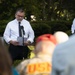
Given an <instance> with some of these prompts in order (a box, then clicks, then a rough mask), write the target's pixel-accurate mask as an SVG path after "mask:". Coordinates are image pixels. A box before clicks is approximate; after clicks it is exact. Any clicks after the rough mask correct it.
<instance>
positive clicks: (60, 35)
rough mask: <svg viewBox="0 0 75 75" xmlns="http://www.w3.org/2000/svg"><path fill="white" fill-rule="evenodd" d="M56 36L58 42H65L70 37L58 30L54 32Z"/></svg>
mask: <svg viewBox="0 0 75 75" xmlns="http://www.w3.org/2000/svg"><path fill="white" fill-rule="evenodd" d="M54 36H55V37H56V40H57V43H58V44H59V43H63V42H65V41H67V40H68V39H69V36H68V35H67V34H66V33H65V32H62V31H57V32H55V33H54Z"/></svg>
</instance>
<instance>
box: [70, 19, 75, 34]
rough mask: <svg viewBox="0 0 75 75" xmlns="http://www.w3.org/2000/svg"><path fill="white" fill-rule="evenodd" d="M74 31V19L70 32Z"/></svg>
mask: <svg viewBox="0 0 75 75" xmlns="http://www.w3.org/2000/svg"><path fill="white" fill-rule="evenodd" d="M74 30H75V19H74V20H73V23H72V26H71V32H72V33H74Z"/></svg>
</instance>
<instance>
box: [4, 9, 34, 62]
mask: <svg viewBox="0 0 75 75" xmlns="http://www.w3.org/2000/svg"><path fill="white" fill-rule="evenodd" d="M24 17H25V13H24V10H23V9H21V8H20V9H17V11H16V13H15V20H12V21H10V22H9V23H8V24H7V26H6V29H5V32H4V35H3V37H4V40H5V41H6V42H7V43H8V44H10V45H9V53H10V55H11V58H12V60H13V61H14V60H16V59H22V58H23V57H24V58H27V57H28V53H29V49H28V47H27V45H29V44H31V43H33V41H34V31H33V29H32V27H31V25H30V23H29V22H28V21H27V20H25V19H24ZM19 25H20V26H19ZM18 37H21V38H19V39H18ZM24 39H26V40H24ZM22 40H23V41H22ZM21 42H22V43H23V45H21V44H20V43H21Z"/></svg>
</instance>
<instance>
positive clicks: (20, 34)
mask: <svg viewBox="0 0 75 75" xmlns="http://www.w3.org/2000/svg"><path fill="white" fill-rule="evenodd" d="M20 24H21V22H19V36H20V37H22V33H21V26H20Z"/></svg>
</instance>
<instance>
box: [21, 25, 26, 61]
mask: <svg viewBox="0 0 75 75" xmlns="http://www.w3.org/2000/svg"><path fill="white" fill-rule="evenodd" d="M21 32H22V38H23V60H24V35H25V32H24V27H23V26H21Z"/></svg>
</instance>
